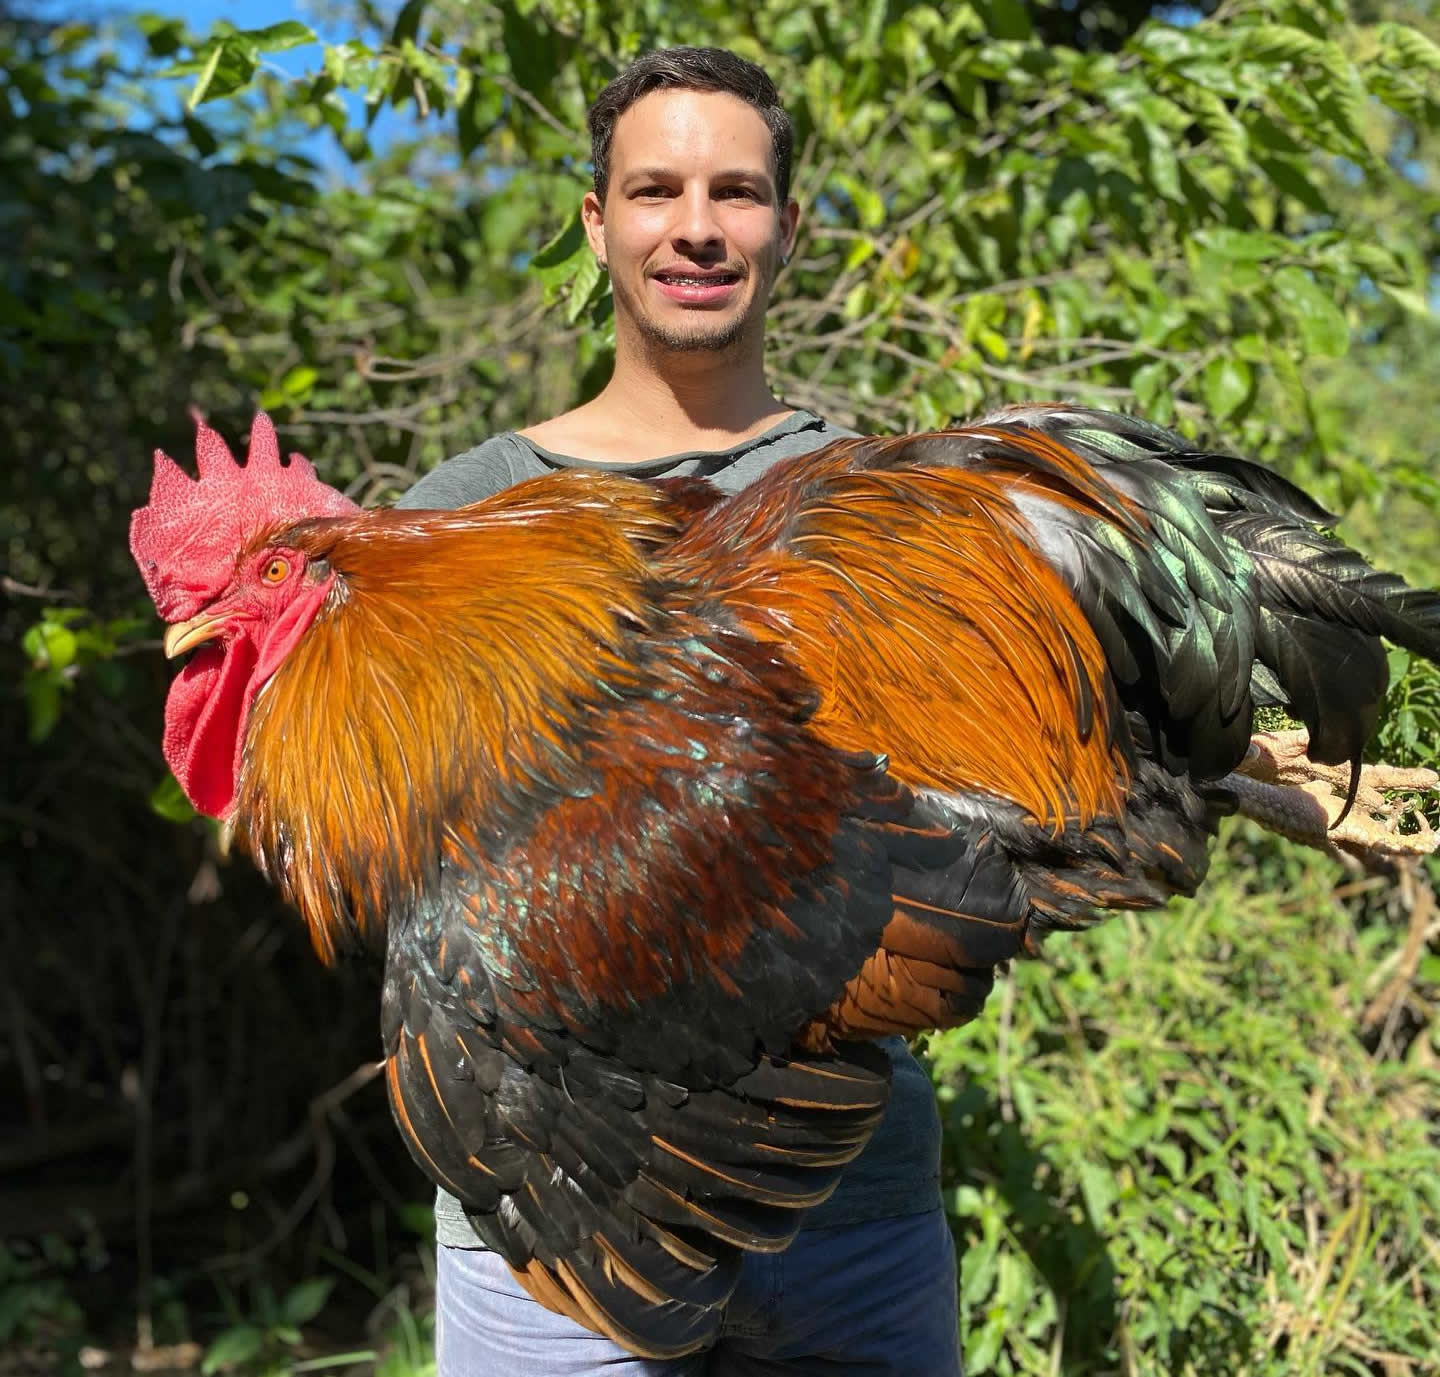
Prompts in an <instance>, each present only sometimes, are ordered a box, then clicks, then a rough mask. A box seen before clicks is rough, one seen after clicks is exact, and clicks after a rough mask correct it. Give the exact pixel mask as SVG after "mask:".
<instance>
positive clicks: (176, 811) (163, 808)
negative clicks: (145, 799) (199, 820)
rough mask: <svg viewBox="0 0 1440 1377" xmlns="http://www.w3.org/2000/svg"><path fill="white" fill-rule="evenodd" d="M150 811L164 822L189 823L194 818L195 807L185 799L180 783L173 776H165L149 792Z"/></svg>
mask: <svg viewBox="0 0 1440 1377" xmlns="http://www.w3.org/2000/svg"><path fill="white" fill-rule="evenodd" d="M150 811H151V812H153V813H158V814H159V815H160V816H161V817H162V818H164V819H165V821H166V822H189V821H190V820H191V818H193V817H195V806H194V804H192V803H191V802H190V800H189V799H188V798H186V797H185V791H184V790H183V789H182V788H181V787H180V781H179V780H178V779H176V778H175V776H174V775H173V774H167V775H166V776H165V778H164V779H162V780H161V781H160V783H159V784H157V785H156V786H155V787H154V788H153V789H152V790H151V791H150Z"/></svg>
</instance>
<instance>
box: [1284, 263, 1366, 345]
mask: <svg viewBox="0 0 1440 1377" xmlns="http://www.w3.org/2000/svg"><path fill="white" fill-rule="evenodd" d="M1271 282H1272V285H1273V287H1274V290H1275V295H1276V297H1277V298H1278V299H1279V300H1280V302H1281V303H1282V304H1283V305H1284V307H1285V309H1286V310H1287V311H1288V313H1289V314H1290V316H1291V317H1292V318H1293V319H1294V321H1295V323H1296V325H1297V326H1298V327H1299V330H1300V339H1301V342H1302V343H1303V344H1304V346H1305V352H1306V353H1307V354H1315V355H1319V356H1321V357H1323V358H1338V357H1340V356H1341V355H1342V354H1344V353H1345V351H1346V349H1347V348H1348V347H1349V344H1350V326H1349V323H1348V322H1347V321H1346V319H1345V313H1344V312H1343V311H1342V310H1341V309H1340V308H1339V307H1338V306H1337V305H1336V304H1335V302H1334V301H1332V300H1331V298H1330V296H1329V295H1328V294H1327V293H1326V291H1325V289H1324V288H1323V287H1321V285H1320V284H1319V283H1318V282H1317V281H1316V280H1315V279H1314V278H1313V277H1312V276H1311V275H1310V274H1309V273H1308V272H1306V271H1305V269H1304V268H1297V267H1290V268H1281V269H1280V270H1279V272H1277V273H1276V274H1275V275H1274V277H1273V278H1272V279H1271Z"/></svg>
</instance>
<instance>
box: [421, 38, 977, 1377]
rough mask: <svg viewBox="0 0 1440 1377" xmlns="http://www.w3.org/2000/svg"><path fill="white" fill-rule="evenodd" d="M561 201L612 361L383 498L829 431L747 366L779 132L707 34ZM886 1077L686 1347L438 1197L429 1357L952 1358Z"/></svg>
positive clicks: (490, 1364)
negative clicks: (821, 1173) (517, 1275)
mask: <svg viewBox="0 0 1440 1377" xmlns="http://www.w3.org/2000/svg"><path fill="white" fill-rule="evenodd" d="M590 134H591V143H592V151H593V159H594V168H595V179H594V189H593V190H592V191H590V192H588V193H587V194H586V196H585V199H584V202H583V206H582V214H583V217H584V222H585V230H586V233H587V235H588V237H589V242H590V246H591V248H592V249H593V250H594V252H595V254H596V257H597V258H598V259H599V261H600V263H601V264H602V266H604V267H606V268H607V269H608V271H609V274H610V280H611V286H612V290H613V293H614V302H615V371H614V374H613V376H612V377H611V379H610V381H609V383H608V384H607V386H606V387H605V389H604V390H603V391H602V392H601V393H600V395H599V396H597V397H596V398H594V400H592V401H589V402H587V403H585V404H584V405H582V406H579V407H577V408H576V409H575V410H573V411H569V412H566V413H565V414H564V415H562V416H556V417H554V418H553V419H550V420H546V421H542V422H540V423H539V424H538V425H535V426H532V427H530V428H529V429H527V430H523V431H520V432H519V433H518V434H506V435H498V436H495V437H493V438H492V439H490V440H487V441H486V442H485V443H484V444H482V445H480V446H478V447H477V448H476V449H473V450H470V451H468V452H467V453H465V454H462V455H459V456H458V457H456V458H454V459H451V460H450V461H449V462H448V463H445V464H442V465H441V466H440V467H439V468H437V469H436V470H435V471H434V472H433V473H431V474H429V475H427V476H426V477H425V478H424V479H422V480H421V481H420V482H419V483H417V484H416V485H415V487H414V488H413V489H411V491H410V492H409V493H407V494H406V495H405V497H404V498H402V499H401V502H400V505H402V506H410V507H455V506H460V505H463V504H464V503H467V502H473V501H476V500H478V499H479V498H482V497H485V496H487V495H489V494H491V493H494V492H497V491H499V490H500V489H501V488H504V487H506V486H507V485H508V484H510V483H512V482H516V481H519V480H520V479H523V478H528V477H532V476H534V475H537V474H542V473H546V472H549V471H552V470H554V469H556V468H588V469H607V470H610V471H614V472H624V473H630V474H635V475H637V476H640V477H644V478H654V477H659V476H662V475H684V474H701V475H704V476H705V477H708V478H709V479H710V480H711V481H712V482H714V483H715V484H717V485H718V486H719V487H720V488H722V489H724V490H726V491H735V490H737V489H738V488H740V487H743V486H744V485H745V484H746V483H748V482H749V481H750V480H752V479H753V478H755V477H756V476H757V475H758V474H760V473H761V472H763V471H764V470H765V469H766V468H767V467H768V466H769V465H770V464H772V463H774V462H775V461H776V460H778V459H781V458H784V457H786V456H789V455H793V454H798V453H803V452H805V451H808V450H812V449H816V448H819V447H820V446H821V445H824V444H827V443H829V442H830V441H831V440H834V439H836V438H838V437H839V436H841V435H843V434H848V433H849V432H846V431H842V430H840V429H838V428H836V427H834V426H831V425H829V424H828V423H827V422H825V421H824V420H822V419H821V418H820V417H818V416H815V415H812V414H810V413H809V412H805V411H797V410H795V409H793V408H791V407H788V406H786V405H785V404H784V403H783V402H782V401H780V400H779V399H778V398H777V397H776V396H775V395H774V394H773V393H772V392H771V390H770V388H769V386H768V384H767V383H766V379H765V366H764V341H765V312H766V309H767V307H768V305H769V301H770V294H771V291H772V289H773V287H774V284H775V278H776V274H777V273H778V272H779V270H780V267H781V266H782V265H783V264H784V262H785V261H786V259H787V257H788V255H789V253H790V251H791V249H792V247H793V245H794V242H795V230H796V225H797V222H798V217H799V208H798V206H797V205H796V203H795V202H794V201H793V200H792V199H790V196H789V183H790V160H791V151H792V143H793V133H792V130H791V126H790V121H789V118H788V117H787V116H786V114H785V111H784V109H783V108H782V106H781V105H780V101H779V97H778V95H777V93H776V91H775V87H774V86H773V84H772V83H771V81H770V79H769V78H768V77H767V76H766V75H765V73H764V72H762V71H761V70H760V69H759V68H758V67H755V66H753V65H752V64H750V63H748V62H745V61H743V60H742V59H740V58H738V57H736V56H735V55H734V54H732V53H728V52H724V51H722V50H719V49H697V48H673V49H668V50H665V51H661V52H655V53H650V54H648V55H647V56H645V57H643V58H641V59H640V60H639V61H637V62H636V63H635V64H634V65H633V66H631V67H630V68H629V69H627V70H626V71H625V72H623V73H622V74H621V75H620V76H619V77H617V78H616V79H615V81H613V82H612V83H611V84H610V86H608V87H607V88H606V89H605V91H604V92H602V93H601V95H600V97H599V99H598V100H597V101H596V103H595V105H594V107H593V108H592V109H591V111H590ZM889 1051H890V1055H891V1059H892V1062H893V1064H894V1080H893V1090H892V1099H891V1106H890V1110H889V1113H888V1114H887V1116H886V1118H885V1120H884V1122H883V1123H882V1125H881V1127H880V1129H879V1130H878V1132H877V1133H876V1135H875V1137H874V1139H873V1140H872V1141H871V1143H870V1145H869V1146H868V1147H867V1149H866V1151H865V1152H864V1153H863V1154H862V1155H861V1156H860V1157H859V1158H858V1159H857V1160H856V1161H855V1162H854V1163H853V1164H852V1165H851V1167H850V1168H849V1170H848V1171H847V1172H846V1174H845V1176H844V1178H843V1179H842V1181H841V1184H840V1186H839V1188H838V1189H837V1190H836V1192H835V1194H834V1195H833V1196H832V1197H831V1199H830V1200H829V1201H827V1202H826V1204H825V1205H823V1206H821V1207H820V1208H819V1209H817V1210H815V1211H814V1212H812V1214H811V1215H810V1216H809V1217H808V1218H807V1221H806V1224H807V1227H806V1228H804V1229H803V1230H802V1231H801V1232H800V1235H799V1237H798V1238H797V1240H796V1242H795V1243H794V1244H793V1245H792V1246H791V1248H790V1249H789V1250H788V1251H787V1252H785V1253H782V1254H780V1255H778V1256H773V1257H772V1256H761V1255H751V1256H750V1257H749V1258H748V1259H747V1260H746V1264H745V1269H744V1271H743V1274H742V1280H741V1282H740V1285H739V1287H738V1289H737V1291H736V1293H735V1295H734V1297H733V1299H732V1300H731V1303H730V1306H729V1309H728V1312H727V1323H726V1327H725V1330H724V1332H723V1333H722V1337H721V1339H720V1341H719V1343H718V1344H717V1346H716V1347H715V1348H714V1349H713V1350H712V1351H711V1352H709V1353H706V1354H699V1355H694V1356H692V1357H690V1358H685V1359H679V1360H672V1361H654V1360H649V1359H641V1358H636V1357H634V1356H633V1355H630V1354H627V1353H626V1352H625V1351H624V1350H623V1349H621V1348H619V1347H618V1346H616V1345H615V1344H613V1343H612V1342H611V1341H610V1340H608V1339H605V1338H603V1337H601V1336H598V1335H596V1334H592V1333H591V1332H590V1331H588V1330H586V1329H583V1328H581V1327H580V1326H579V1325H577V1324H576V1323H574V1322H573V1321H571V1320H569V1319H566V1318H564V1317H563V1316H559V1315H555V1314H552V1313H551V1312H550V1311H548V1310H546V1309H544V1308H543V1307H541V1306H540V1305H539V1304H538V1303H537V1302H535V1301H533V1300H532V1299H531V1298H530V1297H529V1295H528V1294H527V1293H526V1292H525V1291H523V1290H522V1289H521V1288H520V1286H519V1285H518V1284H517V1283H516V1282H515V1281H514V1279H513V1278H512V1277H511V1275H510V1273H509V1271H508V1269H507V1268H506V1267H505V1265H504V1263H503V1262H502V1261H501V1260H500V1259H499V1258H498V1257H496V1256H495V1255H494V1254H491V1253H488V1252H486V1251H484V1250H483V1248H481V1246H480V1244H479V1240H478V1239H477V1238H476V1236H475V1234H474V1232H473V1231H472V1230H471V1228H470V1226H469V1224H468V1223H467V1222H466V1220H465V1217H464V1215H463V1213H462V1212H461V1211H460V1208H459V1206H458V1203H457V1202H456V1201H454V1200H453V1199H451V1198H449V1197H447V1196H445V1195H443V1194H442V1195H441V1196H440V1198H439V1200H438V1202H437V1207H436V1225H437V1234H438V1240H439V1244H440V1247H439V1259H438V1268H437V1273H438V1274H437V1313H436V1349H437V1356H438V1362H439V1371H440V1377H528V1375H529V1374H534V1377H589V1374H595V1373H599V1372H601V1371H602V1370H603V1371H604V1372H605V1373H614V1374H615V1377H699V1374H708V1375H709V1377H721V1375H722V1374H723V1375H724V1377H740V1374H745V1373H756V1374H758V1373H761V1372H764V1373H770V1374H777V1377H778V1375H779V1374H786V1375H787V1377H801V1374H807V1375H808V1374H814V1377H821V1374H825V1373H831V1372H834V1373H836V1374H837V1377H838V1374H840V1373H842V1372H843V1373H844V1374H845V1375H846V1377H859V1374H862V1373H864V1374H874V1377H880V1375H881V1374H891V1373H893V1374H896V1375H897V1377H898V1375H899V1374H902V1373H903V1374H905V1375H906V1377H955V1374H958V1373H959V1370H960V1361H959V1355H958V1348H957V1334H956V1311H955V1260H954V1250H953V1246H952V1243H951V1239H950V1234H949V1230H948V1228H947V1226H946V1223H945V1218H944V1215H943V1213H942V1211H941V1208H940V1198H939V1144H940V1127H939V1120H938V1117H937V1115H936V1112H935V1106H934V1100H933V1097H932V1094H931V1090H930V1086H929V1082H928V1080H927V1078H926V1076H925V1074H924V1072H923V1071H922V1070H921V1069H920V1067H919V1066H918V1065H917V1064H916V1062H915V1061H914V1059H913V1058H912V1057H911V1056H910V1054H909V1052H908V1051H907V1050H906V1048H905V1046H904V1044H903V1042H901V1041H900V1040H899V1039H893V1040H892V1042H891V1044H890V1045H889Z"/></svg>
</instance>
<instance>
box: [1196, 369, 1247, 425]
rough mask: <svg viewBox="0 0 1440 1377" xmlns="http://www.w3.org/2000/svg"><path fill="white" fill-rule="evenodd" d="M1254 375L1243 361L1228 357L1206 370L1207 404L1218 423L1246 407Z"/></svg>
mask: <svg viewBox="0 0 1440 1377" xmlns="http://www.w3.org/2000/svg"><path fill="white" fill-rule="evenodd" d="M1253 382H1254V374H1253V372H1252V370H1251V368H1250V365H1249V364H1248V363H1246V362H1244V361H1243V360H1242V359H1238V358H1234V357H1232V356H1230V355H1228V354H1227V355H1226V356H1225V357H1223V358H1218V359H1215V360H1214V361H1213V362H1211V363H1210V364H1209V365H1207V367H1206V369H1205V378H1204V386H1205V404H1206V406H1208V407H1209V408H1210V410H1211V412H1213V413H1214V416H1215V419H1216V420H1217V421H1223V420H1224V419H1225V418H1226V417H1227V416H1230V415H1231V414H1232V413H1234V412H1235V411H1238V410H1239V408H1240V407H1241V406H1243V405H1244V403H1245V401H1246V399H1247V398H1248V397H1249V396H1250V389H1251V386H1252V385H1253Z"/></svg>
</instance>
